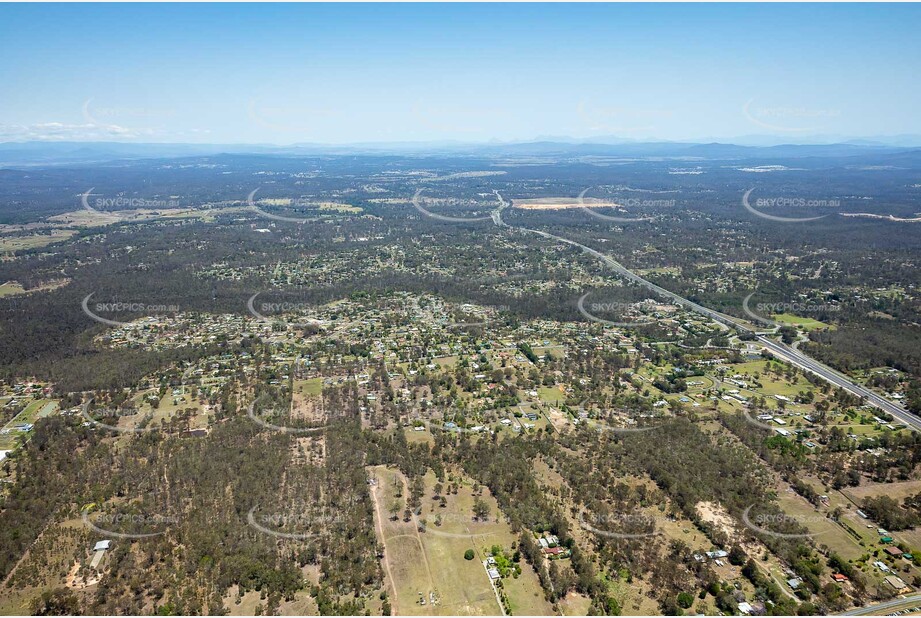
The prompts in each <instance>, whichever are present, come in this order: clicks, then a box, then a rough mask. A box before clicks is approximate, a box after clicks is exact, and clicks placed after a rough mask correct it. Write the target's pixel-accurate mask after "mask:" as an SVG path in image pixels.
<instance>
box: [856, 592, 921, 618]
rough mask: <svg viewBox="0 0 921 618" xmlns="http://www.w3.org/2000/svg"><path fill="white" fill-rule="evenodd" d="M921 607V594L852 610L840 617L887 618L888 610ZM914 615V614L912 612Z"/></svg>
mask: <svg viewBox="0 0 921 618" xmlns="http://www.w3.org/2000/svg"><path fill="white" fill-rule="evenodd" d="M918 605H921V594H913V595H910V596H907V597H902V598H896V599H892V600H891V601H884V602H882V603H876V604H875V605H868V606H866V607H858V608H857V609H852V610H850V611H847V612H844V613H843V614H839V615H840V616H885V615H886V614H885V613H884V612H886V611H887V610H896V609H914V607H916V606H918ZM912 613H914V612H912Z"/></svg>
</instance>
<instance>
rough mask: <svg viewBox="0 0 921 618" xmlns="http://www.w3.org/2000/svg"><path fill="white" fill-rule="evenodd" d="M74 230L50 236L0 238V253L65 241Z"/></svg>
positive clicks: (36, 247)
mask: <svg viewBox="0 0 921 618" xmlns="http://www.w3.org/2000/svg"><path fill="white" fill-rule="evenodd" d="M76 233H77V232H76V230H54V231H52V232H51V233H50V234H27V235H24V236H4V237H2V238H0V252H2V253H6V252H11V251H23V250H25V249H38V248H40V247H47V246H48V245H50V244H53V243H56V242H61V241H64V240H67V239H68V238H70V237H71V236H73V235H74V234H76Z"/></svg>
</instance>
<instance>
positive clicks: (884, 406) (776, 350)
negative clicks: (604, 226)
mask: <svg viewBox="0 0 921 618" xmlns="http://www.w3.org/2000/svg"><path fill="white" fill-rule="evenodd" d="M495 193H496V197H497V198H498V199H499V202H500V206H499V208H497V209H496V210H494V211H493V212H492V219H493V222H494V223H495V224H496V225H498V226H500V227H507V228H509V229H517V230H522V231H525V232H530V233H532V234H537V235H539V236H542V237H544V238H547V239H551V240H555V241H557V242H561V243H565V244H567V245H570V246H573V247H577V248H579V249H581V250H582V251H584V252H585V253H588V254H589V255H592V256H594V257H596V258H598V259H599V260H601V262H602V263H604V264H605V265H606V266H607V267H608V268H610V269H612V270H613V271H614V272H616V273H617V274H618V275H620V276H621V277H623V278H624V279H627V280H629V281H632V282H634V283H636V284H637V285H641V286H643V287H645V288H646V289H648V290H650V291H652V292H655V293H656V294H658V295H659V296H661V297H663V298H667V299H669V300H671V301H672V302H674V303H675V304H677V305H680V306H682V307H686V308H687V309H690V310H691V311H694V312H695V313H698V314H700V315H703V316H706V317H708V318H710V319H711V320H714V321H716V322H718V323H720V324H725V325H726V326H729V327H730V328H734V329H735V330H737V331H739V332H740V333H743V334H747V335H754V336H755V337H756V338H757V340H758V342H759V343H760V344H761V345H763V346H764V347H765V348H766V349H767V351H768V352H769V353H771V354H772V355H773V356H774V357H776V358H778V359H780V360H782V361H785V362H787V363H790V364H791V365H794V366H796V367H799V368H800V369H802V370H803V371H808V372H810V373H813V374H815V375H817V376H819V377H820V378H822V379H824V380H825V381H827V382H829V383H831V384H832V385H833V386H837V387H839V388H842V389H844V390H846V391H848V392H849V393H851V394H853V395H856V396H857V397H862V398H864V399H865V400H866V402H867V403H869V404H871V405H873V406H875V407H877V408H879V409H880V410H882V411H884V412H886V413H888V414H891V415H892V416H893V417H894V418H896V419H898V420H899V421H901V422H902V423H904V424H905V425H907V426H908V427H910V428H912V429H914V430H916V431H921V417H918V416H915V415H914V414H912V413H910V412H908V411H907V410H906V409H905V408H903V407H902V406H900V405H898V404H896V403H894V402H892V401H890V400H888V399H886V398H885V397H883V396H881V395H879V394H877V393H875V392H873V391H871V390H870V389H868V388H865V387H863V386H861V385H860V384H857V383H856V382H854V381H853V380H851V379H850V378H848V377H847V376H845V375H844V374H842V373H840V372H838V371H835V370H834V369H832V368H831V367H829V366H827V365H825V364H823V363H820V362H819V361H817V360H815V359H814V358H811V357H809V356H806V354H804V353H802V352H800V351H799V350H795V349H793V348H791V347H790V346H788V345H785V344H783V343H780V342H778V341H774V340H773V339H770V338H769V337H766V336H764V335H758V334H757V332H756V331H754V330H752V329H751V328H749V327H747V326H745V325H744V324H742V323H741V322H740V321H739V320H737V319H736V318H733V317H732V316H728V315H726V314H724V313H720V312H719V311H714V310H713V309H708V308H707V307H704V306H703V305H699V304H697V303H695V302H691V301H690V300H688V299H686V298H684V297H682V296H678V295H677V294H675V293H674V292H669V291H668V290H666V289H665V288H663V287H660V286H658V285H656V284H655V283H653V282H651V281H647V280H646V279H644V278H642V277H641V276H639V275H638V274H636V273H635V272H633V271H631V270H629V269H628V268H626V267H625V266H624V265H622V264H621V263H619V262H618V261H616V260H615V259H613V258H611V257H610V256H607V255H605V254H603V253H601V252H600V251H596V250H595V249H592V248H591V247H586V246H585V245H583V244H581V243H578V242H576V241H574V240H570V239H568V238H563V237H562V236H557V235H556V234H551V233H549V232H544V231H542V230H532V229H529V228H525V227H517V226H511V225H508V224H507V223H505V222H504V221H503V220H502V210H503V209H505V208H506V207H508V206H509V202H506V201H505V200H504V199H503V198H502V196H501V195H499V192H498V191H496V192H495Z"/></svg>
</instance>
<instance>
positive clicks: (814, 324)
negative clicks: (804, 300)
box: [771, 313, 835, 331]
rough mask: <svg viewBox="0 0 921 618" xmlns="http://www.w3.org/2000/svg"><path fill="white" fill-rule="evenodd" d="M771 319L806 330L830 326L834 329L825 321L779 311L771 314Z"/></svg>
mask: <svg viewBox="0 0 921 618" xmlns="http://www.w3.org/2000/svg"><path fill="white" fill-rule="evenodd" d="M771 318H772V319H774V320H776V321H777V322H780V323H781V324H789V325H791V326H798V327H800V328H802V329H804V330H807V331H813V330H820V329H823V328H830V329H832V330H834V328H835V327H834V326H832V325H830V324H826V323H825V322H820V321H818V320H814V319H812V318H804V317H802V316H798V315H793V314H792V313H779V314H777V315H773V316H771Z"/></svg>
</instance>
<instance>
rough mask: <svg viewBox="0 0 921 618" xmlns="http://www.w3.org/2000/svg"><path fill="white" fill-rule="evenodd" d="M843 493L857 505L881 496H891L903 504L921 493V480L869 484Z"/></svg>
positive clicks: (850, 488)
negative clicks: (864, 500)
mask: <svg viewBox="0 0 921 618" xmlns="http://www.w3.org/2000/svg"><path fill="white" fill-rule="evenodd" d="M841 493H843V494H845V495H846V496H847V497H848V498H850V499H851V500H853V501H854V502H857V503H860V502H862V501H863V499H864V498H876V497H879V496H889V497H890V498H892V499H893V500H895V501H897V502H901V501H902V500H903V499H904V498H907V497H908V496H913V495H915V494H917V493H921V480H917V481H901V482H898V483H867V484H865V485H861V486H860V487H848V488H846V489H842V490H841Z"/></svg>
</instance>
